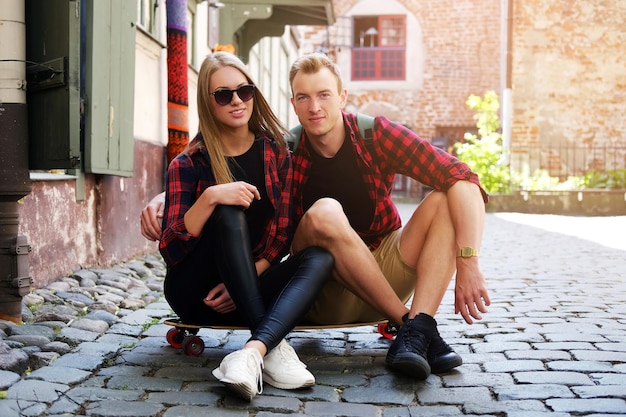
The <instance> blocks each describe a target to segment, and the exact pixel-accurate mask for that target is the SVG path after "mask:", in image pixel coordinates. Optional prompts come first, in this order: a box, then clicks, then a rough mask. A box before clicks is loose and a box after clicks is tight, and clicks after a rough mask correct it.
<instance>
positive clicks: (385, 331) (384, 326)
mask: <svg viewBox="0 0 626 417" xmlns="http://www.w3.org/2000/svg"><path fill="white" fill-rule="evenodd" d="M378 333H379V334H380V335H381V336H382V337H384V338H385V339H393V337H394V336H395V333H396V332H395V331H394V329H393V328H392V327H390V326H389V323H378Z"/></svg>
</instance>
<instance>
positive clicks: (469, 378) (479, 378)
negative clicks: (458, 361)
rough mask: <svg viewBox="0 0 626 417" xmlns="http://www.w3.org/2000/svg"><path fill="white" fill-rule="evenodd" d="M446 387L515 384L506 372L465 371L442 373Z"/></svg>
mask: <svg viewBox="0 0 626 417" xmlns="http://www.w3.org/2000/svg"><path fill="white" fill-rule="evenodd" d="M441 379H442V380H443V385H444V386H446V387H493V386H498V385H515V381H514V380H513V377H512V376H511V375H510V374H508V373H505V372H500V373H498V372H493V373H489V372H480V373H465V372H452V373H450V374H447V375H442V376H441Z"/></svg>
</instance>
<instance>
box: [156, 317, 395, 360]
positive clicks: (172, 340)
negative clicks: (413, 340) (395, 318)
mask: <svg viewBox="0 0 626 417" xmlns="http://www.w3.org/2000/svg"><path fill="white" fill-rule="evenodd" d="M163 324H165V325H167V326H173V327H172V328H171V329H169V330H168V331H167V334H166V335H165V338H166V340H167V342H168V343H169V344H170V346H172V347H173V348H176V349H182V350H183V352H184V353H185V355H188V356H200V355H201V354H202V352H203V351H204V341H203V340H202V338H201V337H200V336H198V335H197V334H198V332H199V331H200V329H215V330H248V327H245V326H228V325H215V326H214V325H197V324H187V323H183V322H182V321H181V320H180V319H179V318H177V317H171V318H168V319H165V320H164V321H163ZM359 326H376V329H377V331H378V333H379V334H380V335H381V336H382V337H384V338H385V339H392V338H393V337H394V336H395V335H396V333H397V328H396V327H395V326H394V325H393V324H391V323H389V321H387V320H379V321H372V322H365V323H345V324H301V325H297V326H296V327H294V330H321V329H342V328H348V327H359Z"/></svg>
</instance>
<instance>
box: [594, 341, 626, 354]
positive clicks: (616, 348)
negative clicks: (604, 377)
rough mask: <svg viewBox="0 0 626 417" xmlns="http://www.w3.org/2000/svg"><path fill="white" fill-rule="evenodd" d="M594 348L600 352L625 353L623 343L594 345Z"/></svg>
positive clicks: (625, 348) (625, 346) (625, 347)
mask: <svg viewBox="0 0 626 417" xmlns="http://www.w3.org/2000/svg"><path fill="white" fill-rule="evenodd" d="M596 347H597V348H598V349H600V350H606V351H611V352H626V345H624V343H596Z"/></svg>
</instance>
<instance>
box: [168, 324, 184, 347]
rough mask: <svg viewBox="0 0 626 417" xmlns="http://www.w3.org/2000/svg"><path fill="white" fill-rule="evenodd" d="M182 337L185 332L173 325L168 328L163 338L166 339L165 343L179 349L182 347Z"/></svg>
mask: <svg viewBox="0 0 626 417" xmlns="http://www.w3.org/2000/svg"><path fill="white" fill-rule="evenodd" d="M184 338H185V333H183V332H182V331H180V330H178V329H177V328H175V327H172V328H171V329H169V330H168V331H167V334H166V335H165V339H166V340H167V343H169V344H170V346H171V347H173V348H175V349H180V348H182V347H183V340H184Z"/></svg>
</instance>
